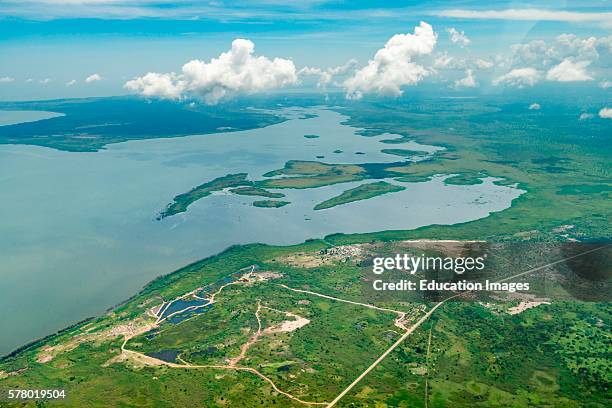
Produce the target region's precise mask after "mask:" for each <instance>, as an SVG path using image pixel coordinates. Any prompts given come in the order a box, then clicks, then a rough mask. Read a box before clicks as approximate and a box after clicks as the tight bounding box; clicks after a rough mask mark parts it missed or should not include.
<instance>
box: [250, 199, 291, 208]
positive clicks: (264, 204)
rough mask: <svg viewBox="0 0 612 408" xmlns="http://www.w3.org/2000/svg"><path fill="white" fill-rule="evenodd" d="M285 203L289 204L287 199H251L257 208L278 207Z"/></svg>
mask: <svg viewBox="0 0 612 408" xmlns="http://www.w3.org/2000/svg"><path fill="white" fill-rule="evenodd" d="M287 204H291V203H290V202H289V201H279V200H261V201H253V207H259V208H280V207H284V206H286V205H287Z"/></svg>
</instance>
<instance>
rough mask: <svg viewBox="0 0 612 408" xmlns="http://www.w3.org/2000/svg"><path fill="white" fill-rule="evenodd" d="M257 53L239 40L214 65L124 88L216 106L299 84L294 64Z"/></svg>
mask: <svg viewBox="0 0 612 408" xmlns="http://www.w3.org/2000/svg"><path fill="white" fill-rule="evenodd" d="M254 51H255V44H254V43H253V42H252V41H249V40H245V39H241V38H239V39H236V40H234V41H233V42H232V48H231V49H230V50H229V51H227V52H224V53H222V54H221V55H219V57H217V58H213V59H211V60H210V62H204V61H200V60H192V61H189V62H187V63H186V64H185V65H183V67H182V72H181V73H180V74H175V73H174V72H171V73H166V74H160V73H155V72H149V73H148V74H146V75H144V76H142V77H137V78H134V79H133V80H131V81H128V82H126V83H125V85H124V87H125V88H126V89H128V90H130V91H133V92H137V93H139V94H141V95H143V96H147V97H158V98H166V99H179V98H181V97H183V96H186V95H189V96H195V97H198V98H200V99H202V100H203V101H204V102H205V103H207V104H216V103H218V102H219V101H221V100H222V99H224V98H229V97H231V96H234V95H236V94H239V93H245V94H252V93H256V92H261V91H267V90H272V89H277V88H281V87H283V86H286V85H289V84H294V83H296V82H297V74H296V70H295V65H294V64H293V61H291V60H289V59H283V58H274V59H273V60H271V59H268V58H266V57H264V56H255V55H254Z"/></svg>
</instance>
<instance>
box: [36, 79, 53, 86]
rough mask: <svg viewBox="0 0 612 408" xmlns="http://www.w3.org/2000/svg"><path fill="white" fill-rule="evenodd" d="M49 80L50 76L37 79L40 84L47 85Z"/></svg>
mask: <svg viewBox="0 0 612 408" xmlns="http://www.w3.org/2000/svg"><path fill="white" fill-rule="evenodd" d="M49 82H51V78H45V79H41V80H39V81H38V83H39V84H42V85H47V84H48V83H49Z"/></svg>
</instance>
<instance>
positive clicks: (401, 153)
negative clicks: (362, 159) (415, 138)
mask: <svg viewBox="0 0 612 408" xmlns="http://www.w3.org/2000/svg"><path fill="white" fill-rule="evenodd" d="M381 152H383V153H386V154H393V155H395V156H401V157H413V156H422V155H424V154H426V152H419V151H416V150H408V149H382V150H381Z"/></svg>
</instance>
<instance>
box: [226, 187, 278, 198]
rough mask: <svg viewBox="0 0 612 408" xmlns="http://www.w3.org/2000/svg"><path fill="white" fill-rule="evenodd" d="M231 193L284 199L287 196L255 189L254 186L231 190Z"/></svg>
mask: <svg viewBox="0 0 612 408" xmlns="http://www.w3.org/2000/svg"><path fill="white" fill-rule="evenodd" d="M230 192H232V193H234V194H238V195H245V196H257V197H268V198H283V197H284V196H285V195H284V194H283V193H273V192H271V191H268V190H266V189H263V188H259V187H253V186H248V187H238V188H233V189H231V190H230Z"/></svg>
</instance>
